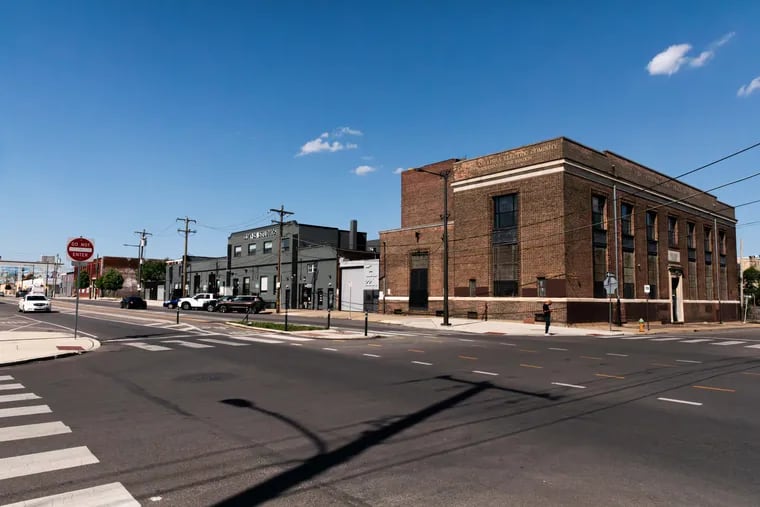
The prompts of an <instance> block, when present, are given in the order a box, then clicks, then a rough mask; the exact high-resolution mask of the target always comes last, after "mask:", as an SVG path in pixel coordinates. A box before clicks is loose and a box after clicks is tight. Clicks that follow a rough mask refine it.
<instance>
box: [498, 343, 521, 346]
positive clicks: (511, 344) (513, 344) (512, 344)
mask: <svg viewBox="0 0 760 507" xmlns="http://www.w3.org/2000/svg"><path fill="white" fill-rule="evenodd" d="M499 345H506V346H507V347H517V344H516V343H504V342H499Z"/></svg>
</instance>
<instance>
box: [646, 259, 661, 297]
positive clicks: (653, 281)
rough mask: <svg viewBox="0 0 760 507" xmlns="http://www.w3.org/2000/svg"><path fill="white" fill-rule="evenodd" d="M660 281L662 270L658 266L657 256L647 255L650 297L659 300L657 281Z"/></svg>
mask: <svg viewBox="0 0 760 507" xmlns="http://www.w3.org/2000/svg"><path fill="white" fill-rule="evenodd" d="M659 279H660V269H659V266H658V265H657V255H651V254H649V255H647V281H648V283H649V297H650V298H652V299H657V280H659Z"/></svg>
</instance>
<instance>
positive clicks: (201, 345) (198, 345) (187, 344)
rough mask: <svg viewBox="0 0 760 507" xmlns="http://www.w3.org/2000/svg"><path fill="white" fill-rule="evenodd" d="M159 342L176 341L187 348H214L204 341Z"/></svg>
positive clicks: (163, 341) (164, 341) (165, 341)
mask: <svg viewBox="0 0 760 507" xmlns="http://www.w3.org/2000/svg"><path fill="white" fill-rule="evenodd" d="M161 343H176V344H177V345H181V346H182V347H187V348H189V349H212V348H214V346H213V345H206V344H204V343H195V342H186V341H184V340H162V341H161Z"/></svg>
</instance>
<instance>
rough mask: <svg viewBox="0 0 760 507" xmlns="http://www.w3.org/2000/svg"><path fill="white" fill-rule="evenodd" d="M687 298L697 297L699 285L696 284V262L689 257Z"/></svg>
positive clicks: (694, 298)
mask: <svg viewBox="0 0 760 507" xmlns="http://www.w3.org/2000/svg"><path fill="white" fill-rule="evenodd" d="M689 299H693V300H696V299H699V286H698V285H697V262H696V259H695V260H693V261H692V260H691V259H689Z"/></svg>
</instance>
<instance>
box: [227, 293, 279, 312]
mask: <svg viewBox="0 0 760 507" xmlns="http://www.w3.org/2000/svg"><path fill="white" fill-rule="evenodd" d="M266 306H267V305H266V302H264V300H263V299H261V297H259V296H237V297H235V298H233V299H232V300H230V301H218V302H217V303H216V311H218V312H220V313H227V312H246V313H248V312H251V313H259V312H260V311H261V310H263V309H264V308H266Z"/></svg>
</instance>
